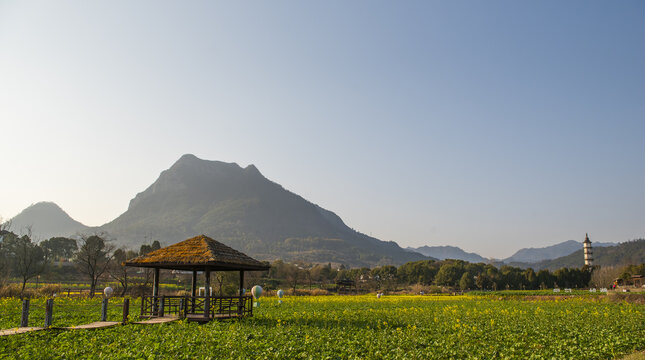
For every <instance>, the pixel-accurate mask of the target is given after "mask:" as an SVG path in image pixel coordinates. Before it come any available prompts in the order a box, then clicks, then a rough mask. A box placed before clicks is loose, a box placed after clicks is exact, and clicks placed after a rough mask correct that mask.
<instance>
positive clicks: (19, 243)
mask: <svg viewBox="0 0 645 360" xmlns="http://www.w3.org/2000/svg"><path fill="white" fill-rule="evenodd" d="M29 232H30V231H29ZM2 242H3V249H4V251H5V253H6V255H7V258H8V259H9V261H10V263H11V268H12V269H13V272H14V273H15V274H16V275H17V276H18V277H19V278H20V279H21V280H22V287H21V290H20V294H21V296H22V294H23V293H24V291H25V286H26V285H27V281H29V280H30V279H32V278H34V277H36V276H38V275H40V274H42V273H43V271H44V270H45V267H46V266H47V257H46V256H45V252H44V251H43V249H42V248H41V247H40V246H38V245H37V244H36V243H34V242H32V241H31V238H30V236H29V235H23V236H21V237H19V236H17V235H15V234H14V233H6V234H5V235H4V236H3V241H2Z"/></svg>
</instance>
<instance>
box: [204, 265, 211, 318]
mask: <svg viewBox="0 0 645 360" xmlns="http://www.w3.org/2000/svg"><path fill="white" fill-rule="evenodd" d="M204 274H205V275H206V276H205V278H206V283H205V284H204V296H205V297H206V298H205V299H204V317H205V318H206V319H209V318H210V310H211V292H210V289H211V271H210V269H208V268H207V269H205V270H204Z"/></svg>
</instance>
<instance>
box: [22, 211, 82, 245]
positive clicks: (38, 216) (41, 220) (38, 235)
mask: <svg viewBox="0 0 645 360" xmlns="http://www.w3.org/2000/svg"><path fill="white" fill-rule="evenodd" d="M10 223H11V227H10V230H12V231H13V232H15V233H18V234H21V233H24V232H26V231H27V229H28V228H29V227H31V233H32V236H33V238H35V239H49V238H51V237H54V236H70V235H74V234H76V233H82V232H86V231H88V230H89V229H90V228H89V227H88V226H85V225H83V224H81V223H80V222H78V221H76V220H74V219H72V218H71V217H70V216H69V215H67V213H66V212H65V211H63V209H61V208H60V207H59V206H58V205H56V204H55V203H53V202H39V203H36V204H33V205H31V206H29V207H28V208H26V209H25V210H23V211H22V212H21V213H20V214H18V215H16V216H15V217H14V218H12V219H11V220H10Z"/></svg>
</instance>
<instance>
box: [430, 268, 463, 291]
mask: <svg viewBox="0 0 645 360" xmlns="http://www.w3.org/2000/svg"><path fill="white" fill-rule="evenodd" d="M461 271H463V270H461V267H460V266H459V265H458V264H454V263H450V262H448V263H445V264H443V265H442V266H441V268H439V272H438V273H437V277H436V278H435V282H436V283H437V285H447V286H453V285H457V283H458V282H459V278H460V277H461Z"/></svg>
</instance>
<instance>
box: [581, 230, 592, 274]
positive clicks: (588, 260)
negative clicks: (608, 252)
mask: <svg viewBox="0 0 645 360" xmlns="http://www.w3.org/2000/svg"><path fill="white" fill-rule="evenodd" d="M582 244H583V245H584V253H585V265H586V266H593V250H592V249H591V241H590V240H589V234H585V241H583V242H582Z"/></svg>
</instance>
